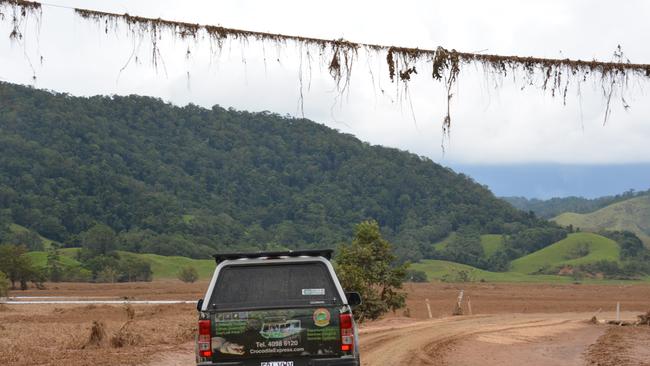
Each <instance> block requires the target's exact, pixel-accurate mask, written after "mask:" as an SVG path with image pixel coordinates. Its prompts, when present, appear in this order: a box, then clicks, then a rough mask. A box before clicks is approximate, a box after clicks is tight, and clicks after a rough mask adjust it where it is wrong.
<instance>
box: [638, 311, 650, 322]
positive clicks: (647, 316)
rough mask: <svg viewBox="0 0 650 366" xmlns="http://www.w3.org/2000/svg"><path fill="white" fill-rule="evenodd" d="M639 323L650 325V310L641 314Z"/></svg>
mask: <svg viewBox="0 0 650 366" xmlns="http://www.w3.org/2000/svg"><path fill="white" fill-rule="evenodd" d="M638 324H639V325H650V310H648V312H647V313H645V314H641V315H639V322H638Z"/></svg>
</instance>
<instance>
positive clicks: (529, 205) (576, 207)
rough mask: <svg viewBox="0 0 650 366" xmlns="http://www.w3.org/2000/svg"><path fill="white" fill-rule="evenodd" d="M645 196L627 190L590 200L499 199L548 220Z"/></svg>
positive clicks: (649, 192)
mask: <svg viewBox="0 0 650 366" xmlns="http://www.w3.org/2000/svg"><path fill="white" fill-rule="evenodd" d="M645 195H650V190H647V191H639V192H637V191H634V190H629V191H627V192H624V193H621V194H617V195H615V196H605V197H598V198H592V199H589V198H584V197H561V198H560V197H555V198H551V199H548V200H540V199H536V198H532V199H528V198H526V197H501V198H502V199H504V200H506V201H508V202H509V203H510V204H511V205H513V206H515V207H516V208H518V209H520V210H523V211H533V212H534V213H535V214H536V215H537V216H539V217H542V218H545V219H550V218H552V217H555V216H557V215H559V214H562V213H565V212H575V213H583V214H584V213H590V212H594V211H597V210H600V209H601V208H603V207H606V206H609V205H611V204H614V203H616V202H621V201H625V200H629V199H630V198H634V197H640V196H645Z"/></svg>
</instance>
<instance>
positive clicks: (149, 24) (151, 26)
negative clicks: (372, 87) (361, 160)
mask: <svg viewBox="0 0 650 366" xmlns="http://www.w3.org/2000/svg"><path fill="white" fill-rule="evenodd" d="M0 5H9V7H10V8H12V9H13V10H14V15H15V16H14V18H13V20H12V21H13V23H14V25H15V24H20V23H21V17H25V16H26V15H27V14H29V13H33V12H35V11H36V10H38V11H39V12H40V8H41V4H39V3H38V2H27V1H19V0H0ZM74 11H75V13H76V14H77V15H78V16H80V17H81V18H83V19H87V20H90V21H94V22H96V23H98V24H100V25H102V26H103V27H104V30H105V32H106V33H108V32H109V31H111V30H112V31H118V29H119V26H120V25H126V31H127V33H128V34H129V35H130V36H131V37H133V39H134V52H133V53H134V54H135V53H136V52H135V51H136V49H135V48H136V47H139V46H136V44H137V45H139V44H140V43H141V42H136V41H135V40H136V39H138V40H140V41H141V40H142V39H143V38H144V37H146V36H148V38H149V43H150V54H151V62H152V65H153V67H154V68H156V69H157V68H158V67H159V66H160V65H161V64H162V65H163V66H164V63H163V62H162V57H161V52H160V48H159V47H160V40H161V39H162V35H163V33H168V34H170V35H171V36H172V37H174V38H177V39H181V40H193V41H195V42H197V41H198V40H201V39H206V38H207V39H208V40H209V42H210V47H211V49H213V48H214V49H216V50H217V51H220V50H221V48H222V47H223V45H224V42H225V41H239V42H240V43H241V44H242V49H243V48H246V47H248V46H249V43H248V42H249V41H258V42H261V43H262V48H263V49H264V50H265V48H264V47H265V44H269V43H270V44H272V45H275V46H276V47H278V48H279V47H284V46H286V45H287V44H288V43H291V44H293V45H295V46H296V47H298V49H299V50H300V56H299V57H300V65H301V66H300V67H301V68H302V67H303V62H302V60H303V55H304V54H303V52H305V54H306V56H307V59H308V61H309V65H310V66H309V67H310V70H311V58H312V57H313V55H318V57H319V58H320V61H321V64H323V65H325V66H326V67H327V69H328V71H329V74H330V76H331V77H332V79H333V80H334V83H335V86H336V88H337V90H339V92H341V93H342V92H343V91H345V90H346V89H347V88H348V87H349V85H350V78H351V75H352V69H353V65H354V63H355V61H356V60H357V59H358V52H359V50H364V51H365V52H366V53H367V54H368V55H369V56H379V57H385V60H386V66H387V69H388V78H389V79H390V80H391V82H393V83H395V84H396V85H400V83H401V86H402V87H403V88H404V90H406V91H407V92H408V90H407V86H408V83H409V82H410V81H411V80H412V78H413V77H414V76H415V75H417V74H418V71H417V69H416V65H420V66H421V65H422V64H429V65H430V67H431V77H432V79H433V80H435V81H438V82H441V83H442V84H443V86H444V89H445V93H446V113H445V116H444V118H443V123H442V128H443V132H444V135H445V136H447V135H448V134H449V131H450V128H451V102H452V97H453V96H454V89H455V88H457V85H458V80H459V76H460V74H461V70H463V69H464V68H466V67H467V66H470V65H474V66H479V68H482V69H483V72H484V74H485V78H486V79H490V78H493V79H494V80H502V79H503V78H505V77H507V76H511V77H512V78H513V80H515V81H516V82H523V84H522V85H521V88H522V89H524V88H526V87H537V88H539V89H541V90H543V91H547V92H549V94H550V95H551V96H552V97H561V98H562V102H563V103H564V104H566V100H567V95H568V91H569V88H570V87H572V86H573V87H575V88H576V90H577V91H578V93H580V85H581V83H584V82H586V81H587V80H588V79H591V80H593V81H595V82H597V83H600V86H601V87H602V92H603V98H604V101H605V106H606V110H605V116H604V121H605V122H606V121H607V119H608V117H609V116H610V114H611V108H610V104H611V102H612V100H613V99H614V97H615V96H620V99H621V103H622V105H623V107H624V108H625V109H627V108H628V107H629V105H628V103H627V102H626V100H625V97H624V94H625V91H626V90H627V88H628V85H629V82H630V79H631V78H638V79H643V80H648V79H650V65H649V64H633V63H631V62H630V61H629V60H627V59H626V58H625V57H624V55H623V52H622V51H621V49H620V46H619V47H618V49H617V50H616V51H615V53H614V57H613V61H611V62H601V61H596V60H592V61H583V60H570V59H551V58H538V57H521V56H502V55H490V54H482V53H468V52H458V51H456V50H454V49H451V50H450V49H446V48H443V47H438V48H437V49H435V50H427V49H419V48H407V47H396V46H385V45H378V44H368V43H356V42H350V41H347V40H344V39H335V40H327V39H320V38H312V37H303V36H295V35H286V34H280V33H267V32H257V31H250V30H243V29H235V28H226V27H222V26H214V25H201V24H195V23H186V22H177V21H171V20H165V19H159V18H158V19H154V18H145V17H139V16H133V15H129V14H116V13H109V12H101V11H96V10H89V9H79V8H75V9H74ZM3 18H4V17H3ZM18 28H19V27H16V26H14V30H13V31H12V35H10V37H12V38H13V37H20V36H21V34H20V31H19V30H18ZM264 52H265V51H264ZM190 55H191V52H190V49H189V47H188V49H187V51H186V57H190ZM131 56H133V54H132V55H131ZM131 58H132V57H129V61H127V65H128V63H129V62H130V60H131ZM264 59H265V62H266V56H265V58H264ZM136 61H138V60H137V58H136ZM242 61H243V62H244V63H245V62H246V61H245V59H244V58H243V56H242ZM278 61H279V58H278ZM125 67H126V65H125ZM370 73H371V76H372V70H370ZM373 79H374V76H373ZM299 80H300V88H301V89H300V95H301V96H302V70H301V71H300V73H299ZM499 85H500V82H497V84H496V86H499ZM300 102H301V105H302V99H301V101H300Z"/></svg>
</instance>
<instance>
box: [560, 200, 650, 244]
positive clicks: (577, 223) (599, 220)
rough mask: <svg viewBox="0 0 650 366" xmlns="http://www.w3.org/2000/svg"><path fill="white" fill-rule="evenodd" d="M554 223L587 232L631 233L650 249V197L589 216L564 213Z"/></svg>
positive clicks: (630, 201) (621, 203)
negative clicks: (610, 231)
mask: <svg viewBox="0 0 650 366" xmlns="http://www.w3.org/2000/svg"><path fill="white" fill-rule="evenodd" d="M553 221H555V222H557V223H558V224H560V225H563V226H568V225H573V226H574V227H576V228H580V229H581V230H586V231H598V230H627V231H631V232H633V233H635V234H636V235H637V236H638V237H639V238H640V239H641V240H642V241H643V242H644V244H645V245H646V247H648V248H650V195H647V196H641V197H636V198H632V199H629V200H626V201H622V202H618V203H614V204H612V205H609V206H607V207H605V208H602V209H600V210H598V211H595V212H592V213H589V214H577V213H571V212H567V213H563V214H561V215H559V216H557V217H555V218H554V219H553Z"/></svg>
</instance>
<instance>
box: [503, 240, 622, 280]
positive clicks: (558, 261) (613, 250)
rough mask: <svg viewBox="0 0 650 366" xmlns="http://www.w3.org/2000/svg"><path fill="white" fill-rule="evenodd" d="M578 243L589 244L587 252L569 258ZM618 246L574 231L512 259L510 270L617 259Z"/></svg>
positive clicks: (524, 270)
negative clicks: (557, 240) (546, 245)
mask: <svg viewBox="0 0 650 366" xmlns="http://www.w3.org/2000/svg"><path fill="white" fill-rule="evenodd" d="M580 245H588V246H589V254H587V255H586V256H583V257H580V258H571V253H572V251H573V250H575V248H577V247H578V246H580ZM619 254H620V248H619V246H618V244H616V242H614V241H613V240H610V239H607V238H605V237H603V236H600V235H597V234H592V233H574V234H569V236H568V237H567V238H566V239H564V240H560V241H559V242H557V243H555V244H552V245H550V246H548V247H546V248H544V249H541V250H538V251H536V252H534V253H531V254H529V255H527V256H525V257H521V258H519V259H516V260H514V261H512V271H513V272H518V273H534V272H537V271H539V270H540V269H542V268H544V267H550V268H555V267H560V266H564V265H579V264H586V263H593V262H597V261H599V260H609V261H615V262H618V261H619Z"/></svg>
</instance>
